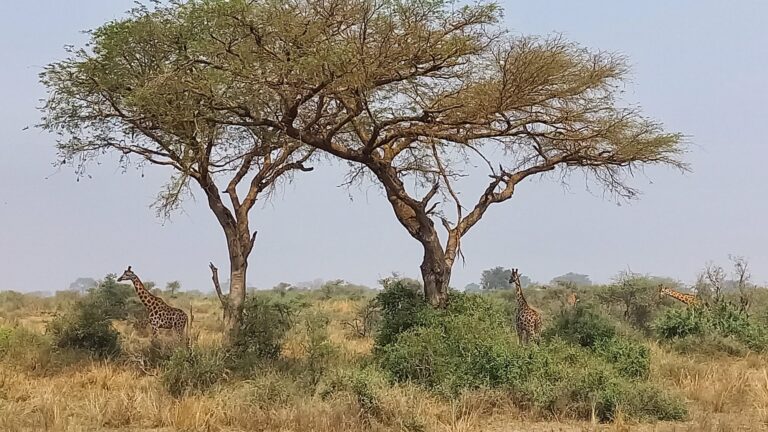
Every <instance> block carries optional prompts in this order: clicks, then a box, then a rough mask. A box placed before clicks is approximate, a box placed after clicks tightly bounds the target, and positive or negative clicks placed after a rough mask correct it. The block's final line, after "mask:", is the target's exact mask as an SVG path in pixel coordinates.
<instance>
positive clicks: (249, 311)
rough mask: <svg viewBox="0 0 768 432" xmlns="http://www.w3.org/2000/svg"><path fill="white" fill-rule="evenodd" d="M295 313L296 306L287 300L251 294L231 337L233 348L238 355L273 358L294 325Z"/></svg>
mask: <svg viewBox="0 0 768 432" xmlns="http://www.w3.org/2000/svg"><path fill="white" fill-rule="evenodd" d="M294 314H295V307H294V306H293V305H291V304H289V303H286V302H279V301H275V300H273V299H271V298H269V297H267V296H261V295H252V296H250V297H249V298H248V299H246V302H245V305H244V307H243V318H242V321H241V323H240V329H239V330H238V332H237V334H236V336H235V338H234V340H233V344H232V345H233V348H234V349H235V350H236V351H237V352H238V353H239V354H241V355H246V354H247V355H249V356H250V355H252V356H255V357H256V358H260V359H276V358H277V357H278V356H279V355H280V350H281V349H282V346H283V342H284V340H285V336H286V334H287V333H288V330H290V328H291V326H292V325H293V317H294Z"/></svg>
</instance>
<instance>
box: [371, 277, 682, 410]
mask: <svg viewBox="0 0 768 432" xmlns="http://www.w3.org/2000/svg"><path fill="white" fill-rule="evenodd" d="M378 301H379V302H380V304H381V307H382V330H381V332H380V335H379V338H378V339H377V349H376V357H377V360H378V363H379V365H380V367H381V368H382V369H383V370H385V371H386V372H387V373H388V374H390V376H391V377H392V378H393V379H394V380H395V381H399V382H414V383H417V384H419V385H421V386H424V387H426V388H429V389H432V390H434V391H436V392H438V393H439V394H446V395H451V394H456V393H458V392H461V391H464V390H468V389H477V388H498V389H503V390H506V391H508V392H510V394H511V395H512V396H513V398H514V399H515V400H516V401H517V402H518V403H519V404H520V405H521V406H526V407H529V408H531V409H534V410H539V411H541V412H544V413H550V414H551V415H554V416H558V417H560V416H572V417H577V418H589V417H590V416H591V414H592V412H593V411H592V410H593V409H594V412H595V414H596V415H597V416H598V417H599V418H600V419H601V420H610V419H612V418H613V417H614V416H615V415H616V413H617V412H618V410H621V412H623V413H624V414H625V415H629V416H632V417H635V418H645V419H661V420H678V419H681V418H683V417H685V416H686V409H685V406H684V405H683V403H682V401H681V400H679V399H677V398H675V397H672V396H670V395H668V394H667V393H666V392H664V391H662V390H661V389H659V388H657V387H655V386H653V385H652V384H650V383H649V382H647V381H646V379H647V378H648V374H649V365H650V355H649V351H648V349H647V347H645V346H644V345H642V344H640V343H637V342H633V341H631V340H625V339H622V338H619V337H617V330H616V328H615V327H614V326H612V325H611V323H610V322H608V320H607V319H605V318H604V317H602V316H601V315H599V314H597V313H595V312H593V311H591V310H590V309H588V308H576V309H574V310H573V311H569V312H566V313H564V314H563V315H561V316H560V317H559V318H558V320H557V321H556V322H555V324H554V326H553V327H552V328H551V329H549V330H548V337H546V338H545V339H544V341H542V344H541V345H540V346H536V345H532V346H520V345H518V344H517V342H516V337H515V335H514V333H513V330H512V329H511V327H510V326H509V325H508V321H507V317H506V316H505V315H504V312H503V309H502V308H501V307H500V306H499V305H498V304H496V303H494V302H493V301H489V300H488V299H487V298H486V297H483V296H478V295H471V294H469V295H468V294H461V293H455V292H453V293H451V295H450V298H449V303H448V308H447V309H446V310H443V311H436V310H433V309H431V308H428V307H426V306H425V305H424V301H423V300H422V298H421V297H419V296H415V295H412V294H411V292H410V290H409V289H407V288H406V287H403V286H400V285H398V284H392V285H391V286H389V287H387V289H386V290H385V291H384V292H383V293H382V294H381V295H380V296H379V298H378ZM561 332H562V335H559V333H561Z"/></svg>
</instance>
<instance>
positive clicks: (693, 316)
mask: <svg viewBox="0 0 768 432" xmlns="http://www.w3.org/2000/svg"><path fill="white" fill-rule="evenodd" d="M705 318H706V317H705V314H704V311H702V310H697V309H695V308H685V309H669V310H667V311H666V312H665V313H664V314H663V315H661V316H660V317H659V318H658V319H657V320H656V322H655V323H654V325H653V327H654V329H655V330H656V333H658V334H659V336H661V337H662V338H664V339H675V338H683V337H687V336H692V335H701V334H704V333H705V332H706V331H707V322H706V319H705Z"/></svg>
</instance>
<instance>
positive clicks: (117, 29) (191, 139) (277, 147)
mask: <svg viewBox="0 0 768 432" xmlns="http://www.w3.org/2000/svg"><path fill="white" fill-rule="evenodd" d="M211 12H214V11H213V10H203V9H194V10H193V9H186V10H182V8H181V7H180V6H178V5H177V6H174V7H173V8H171V9H164V10H150V9H149V8H147V7H137V8H136V9H134V10H132V11H131V12H130V14H129V15H128V16H127V17H126V18H125V19H122V20H119V21H114V22H110V23H108V24H105V25H103V26H102V27H100V28H98V29H97V30H95V31H93V32H91V40H90V42H89V43H88V45H87V46H86V47H85V48H83V49H70V50H69V53H70V56H69V58H67V59H65V60H62V61H59V62H56V63H52V64H50V65H49V66H47V67H46V68H45V70H44V72H43V73H42V74H41V81H42V83H43V84H44V85H45V86H46V87H47V88H48V97H47V101H46V103H45V105H44V107H43V108H42V111H43V113H44V117H43V121H42V123H41V125H40V127H42V128H43V129H45V130H47V131H50V132H53V133H56V134H58V135H59V136H60V139H59V140H58V142H57V148H58V150H59V155H60V163H61V164H73V165H74V166H75V167H76V172H77V173H78V174H82V173H83V172H84V171H83V170H84V169H85V168H86V166H87V165H88V163H89V162H92V161H94V160H96V159H98V158H99V156H101V155H103V154H106V153H116V154H118V155H119V156H120V159H119V160H120V163H121V164H122V165H123V166H124V167H127V166H128V165H129V164H131V163H135V164H148V165H158V166H162V167H167V168H169V169H170V170H171V172H172V175H171V177H170V181H169V182H168V183H167V184H166V186H165V187H164V188H163V189H162V190H161V191H160V193H159V194H158V197H157V201H156V202H155V203H154V206H155V208H156V210H157V212H158V214H159V215H163V216H166V217H167V216H169V215H170V213H171V212H172V211H173V210H175V209H177V208H178V207H179V205H180V204H181V202H182V201H183V199H184V198H185V197H187V196H188V195H189V193H190V192H191V190H192V189H191V188H192V185H193V184H197V185H198V186H199V188H200V190H202V192H203V193H204V195H205V197H206V199H207V203H208V206H209V207H210V209H211V211H212V212H213V214H214V215H215V217H216V220H217V221H218V223H219V224H220V225H221V227H222V229H223V231H224V235H225V237H226V241H227V249H228V252H229V263H230V286H229V290H230V291H229V295H220V299H221V301H222V306H223V308H224V321H225V327H226V328H227V330H229V331H230V332H233V331H236V330H237V328H238V323H239V320H240V317H241V315H242V307H243V302H244V300H245V293H246V271H247V267H248V256H249V255H250V253H251V250H252V249H253V247H254V242H255V237H256V231H255V230H252V229H251V228H250V223H249V214H250V211H251V210H252V209H253V207H254V205H255V204H256V202H257V199H259V198H263V197H265V196H267V195H268V193H269V192H270V191H271V190H272V188H273V187H274V186H275V185H277V184H278V183H279V182H280V181H282V180H283V179H286V178H290V176H291V174H292V173H293V172H295V171H309V170H311V168H309V167H306V166H305V165H304V164H305V162H307V161H308V159H309V158H310V157H311V155H312V153H313V149H311V148H308V147H306V146H302V145H301V143H300V142H299V141H296V140H293V139H289V138H288V137H287V136H285V134H284V133H282V132H281V131H280V130H277V129H274V128H273V129H269V130H268V129H265V128H256V127H249V126H247V125H241V124H233V123H232V120H233V117H232V114H231V113H229V112H228V111H227V110H223V109H221V108H220V106H219V105H220V104H219V102H218V101H226V102H225V103H224V104H223V105H226V106H229V105H232V104H236V105H237V106H239V107H241V108H242V109H243V110H246V111H247V112H249V113H251V114H252V115H266V114H267V113H269V112H270V111H271V110H272V109H273V108H274V107H273V106H272V105H274V104H275V103H279V101H277V100H270V99H269V98H270V96H269V95H265V96H264V97H259V96H258V95H254V94H251V93H249V92H248V91H247V90H246V91H244V89H243V88H242V87H244V86H245V85H244V84H243V83H241V82H239V81H237V80H233V79H232V77H231V76H230V75H226V74H221V73H219V71H217V69H216V68H214V67H211V66H210V65H209V64H207V63H206V61H205V59H206V58H208V56H211V55H215V53H216V52H218V51H221V52H222V53H223V52H225V50H226V47H225V46H222V45H221V43H220V42H219V41H218V40H217V39H216V37H215V36H214V35H215V34H218V33H219V32H211V33H208V32H203V33H201V32H200V31H199V29H200V28H203V29H204V28H205V26H201V25H200V23H203V22H204V23H207V24H212V23H213V21H215V20H216V16H215V14H213V15H211V14H209V13H211ZM222 31H224V32H225V31H226V30H222ZM245 87H247V86H245ZM225 197H226V198H225Z"/></svg>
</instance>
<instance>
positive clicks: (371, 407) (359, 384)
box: [320, 367, 386, 417]
mask: <svg viewBox="0 0 768 432" xmlns="http://www.w3.org/2000/svg"><path fill="white" fill-rule="evenodd" d="M385 383H386V381H385V378H384V376H383V375H382V374H381V372H380V371H378V370H376V369H375V368H371V367H369V368H365V369H353V370H342V371H339V372H337V373H336V374H335V375H334V376H333V377H332V378H331V379H330V380H329V381H328V382H327V383H326V385H325V387H324V388H323V389H322V391H321V392H320V396H321V397H322V398H323V399H325V398H327V397H329V396H331V395H334V394H337V393H348V394H350V395H351V396H352V397H353V398H354V400H355V402H356V403H357V405H358V407H359V408H360V413H361V414H363V415H364V416H366V417H379V416H380V415H381V402H380V399H379V395H378V393H379V391H380V389H381V388H382V387H384V385H385Z"/></svg>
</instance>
